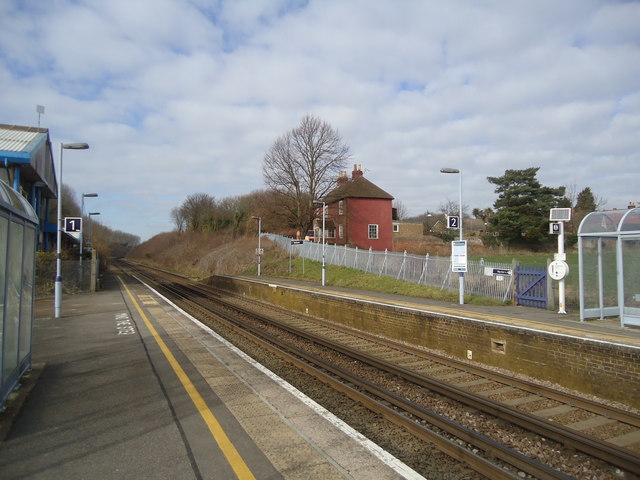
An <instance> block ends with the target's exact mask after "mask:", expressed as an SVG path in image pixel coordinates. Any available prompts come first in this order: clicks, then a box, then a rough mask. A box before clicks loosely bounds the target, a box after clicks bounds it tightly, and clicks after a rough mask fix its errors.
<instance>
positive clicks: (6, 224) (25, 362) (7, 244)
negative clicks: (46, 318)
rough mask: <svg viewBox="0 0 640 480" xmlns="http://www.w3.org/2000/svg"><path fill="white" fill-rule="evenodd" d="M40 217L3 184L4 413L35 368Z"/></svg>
mask: <svg viewBox="0 0 640 480" xmlns="http://www.w3.org/2000/svg"><path fill="white" fill-rule="evenodd" d="M37 228H38V216H37V215H36V212H35V210H34V209H33V207H32V206H31V205H30V204H29V202H28V201H27V199H26V198H24V197H23V196H22V195H20V194H19V193H18V192H16V191H15V190H14V189H13V188H11V187H10V186H9V185H7V184H6V183H5V182H4V181H2V180H0V300H1V301H2V318H1V319H0V409H1V408H2V406H3V405H4V402H5V400H6V399H7V397H8V396H9V394H10V393H11V391H12V390H13V388H14V387H15V386H16V384H17V383H18V381H19V380H20V377H22V375H23V374H24V373H25V372H26V371H27V370H28V369H30V368H31V332H32V326H33V318H34V309H33V305H34V292H35V262H36V235H37Z"/></svg>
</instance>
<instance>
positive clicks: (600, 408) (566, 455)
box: [122, 264, 640, 479]
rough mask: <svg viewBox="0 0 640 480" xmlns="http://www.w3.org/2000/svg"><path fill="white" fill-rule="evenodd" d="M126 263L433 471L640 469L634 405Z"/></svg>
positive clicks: (609, 472) (571, 473)
mask: <svg viewBox="0 0 640 480" xmlns="http://www.w3.org/2000/svg"><path fill="white" fill-rule="evenodd" d="M122 268H123V269H125V270H126V271H128V272H129V273H131V274H133V275H135V276H137V277H138V278H142V279H143V280H144V281H145V282H147V283H150V284H152V286H153V287H154V288H156V289H158V290H159V291H161V293H163V294H164V295H166V296H168V297H169V298H171V299H172V300H173V301H174V302H176V303H177V304H179V305H180V306H181V307H182V308H183V309H185V310H186V311H188V312H189V313H191V314H192V315H193V316H195V317H196V318H198V319H199V320H200V321H202V322H203V323H205V324H207V325H208V326H210V327H211V328H213V329H214V330H216V331H218V332H219V333H220V334H222V335H223V336H226V337H227V338H229V339H230V340H231V341H232V342H233V343H235V344H237V345H238V346H239V347H240V348H242V349H243V350H245V351H247V353H248V354H250V355H252V356H254V357H256V358H257V359H258V361H260V362H261V363H263V364H265V365H267V366H268V367H269V368H271V369H272V370H273V371H275V372H276V373H277V374H279V375H280V376H282V377H283V378H285V379H286V380H288V381H290V383H293V384H294V385H295V386H296V387H298V388H299V389H300V390H302V391H304V392H305V393H307V394H308V395H309V396H310V397H312V398H314V399H316V401H318V403H321V404H322V405H324V406H325V407H326V408H327V409H328V410H330V411H333V413H335V414H336V415H337V416H339V417H341V418H343V420H345V421H346V422H347V423H349V424H351V425H352V426H353V427H354V428H356V429H358V430H360V431H361V432H362V433H363V434H365V435H366V436H368V437H369V438H371V439H372V440H373V441H374V442H376V443H378V444H380V445H381V446H383V447H384V448H385V449H387V450H388V451H390V452H391V453H392V454H394V455H395V456H396V457H398V458H399V459H401V460H403V461H404V462H405V463H407V464H408V465H410V466H411V467H412V468H414V469H415V470H416V471H418V472H420V473H422V474H423V475H425V476H426V477H428V478H430V479H434V478H483V477H484V478H492V479H497V478H588V479H631V478H640V416H639V415H637V414H636V413H635V412H633V411H627V410H625V409H622V408H616V407H613V406H610V405H607V404H604V403H600V402H596V401H593V400H591V399H588V398H586V397H583V396H579V395H576V394H572V393H568V392H566V391H559V390H556V389H553V388H550V387H548V386H544V385H541V384H538V383H536V382H533V381H527V380H522V379H518V378H515V377H513V376H510V375H507V374H504V373H500V372H496V371H495V370H493V369H491V370H489V369H484V368H481V367H480V366H478V365H472V364H469V363H465V362H459V361H456V360H453V359H451V358H449V357H445V356H441V355H438V354H437V353H435V352H432V351H427V350H425V349H421V348H417V347H414V346H410V345H407V344H404V343H399V342H395V341H392V340H390V339H386V338H381V337H377V336H374V335H370V334H367V333H365V332H362V331H358V330H354V329H350V328H346V327H344V326H341V325H339V324H338V323H336V322H332V321H331V319H320V318H315V317H310V316H306V315H302V314H299V313H294V312H290V311H286V310H283V309H281V308H279V307H275V306H272V305H268V304H265V303H262V302H258V301H255V300H252V299H249V298H246V297H243V296H236V295H233V294H230V293H229V292H226V291H224V292H223V291H219V290H216V289H214V288H212V287H209V286H204V285H202V284H197V283H195V282H192V281H189V280H188V279H185V278H183V277H180V276H177V275H173V274H169V273H167V272H163V271H158V270H156V269H151V268H148V267H141V266H139V265H131V264H127V265H123V266H122ZM292 366H293V367H292ZM300 372H304V374H301V373H300ZM318 382H321V383H318ZM354 402H355V403H354ZM444 455H446V457H445V456H444Z"/></svg>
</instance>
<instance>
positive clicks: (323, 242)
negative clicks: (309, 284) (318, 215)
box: [313, 200, 327, 287]
mask: <svg viewBox="0 0 640 480" xmlns="http://www.w3.org/2000/svg"><path fill="white" fill-rule="evenodd" d="M313 203H315V204H318V205H322V286H323V287H324V284H325V279H326V274H327V267H326V263H325V261H324V260H325V255H324V248H325V244H326V238H325V237H326V230H325V220H326V212H327V207H326V204H325V202H322V201H320V200H314V202H313Z"/></svg>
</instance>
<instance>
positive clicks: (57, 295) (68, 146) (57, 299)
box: [54, 143, 89, 318]
mask: <svg viewBox="0 0 640 480" xmlns="http://www.w3.org/2000/svg"><path fill="white" fill-rule="evenodd" d="M87 148H89V144H87V143H60V159H59V162H58V174H59V176H60V178H59V179H58V233H57V236H56V240H57V242H58V245H57V252H56V280H55V284H54V316H55V318H60V316H61V315H62V263H61V261H62V152H64V151H65V150H86V149H87Z"/></svg>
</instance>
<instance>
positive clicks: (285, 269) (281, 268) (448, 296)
mask: <svg viewBox="0 0 640 480" xmlns="http://www.w3.org/2000/svg"><path fill="white" fill-rule="evenodd" d="M325 272H326V278H325V283H326V284H327V285H331V286H334V287H343V288H353V289H357V290H367V291H372V292H382V293H390V294H397V295H407V296H412V297H419V298H431V299H434V300H440V301H444V302H450V303H458V295H459V293H458V292H453V291H449V290H441V289H440V288H438V287H431V286H426V285H417V284H415V283H411V282H405V281H402V280H396V279H395V278H391V277H386V276H378V275H376V274H373V273H366V272H363V271H361V270H355V269H352V268H347V267H338V266H335V265H327V268H326V271H325ZM245 274H247V275H255V274H256V268H255V267H252V268H251V269H249V270H247V271H246V272H245ZM262 274H263V275H265V276H268V277H276V278H282V279H293V280H303V281H307V282H314V283H318V284H320V283H321V282H322V263H321V262H317V261H314V260H309V259H305V260H304V273H303V260H302V258H294V259H293V260H292V263H291V273H290V272H289V257H288V256H286V257H284V256H282V255H278V253H274V252H267V254H266V255H265V256H264V257H263V258H262ZM465 303H468V304H472V305H485V306H490V305H504V303H502V302H500V301H498V300H494V299H491V298H486V297H480V296H477V295H471V294H467V295H465Z"/></svg>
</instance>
